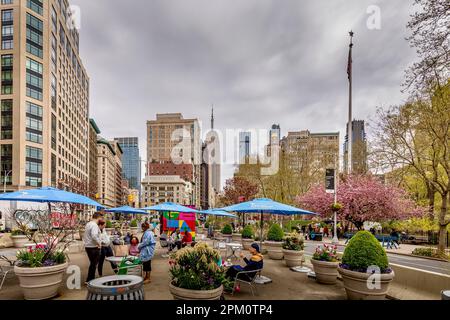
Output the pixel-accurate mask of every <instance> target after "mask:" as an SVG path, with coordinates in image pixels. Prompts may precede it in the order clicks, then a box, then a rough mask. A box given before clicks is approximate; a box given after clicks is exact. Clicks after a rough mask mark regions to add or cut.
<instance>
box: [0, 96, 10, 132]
mask: <svg viewBox="0 0 450 320" xmlns="http://www.w3.org/2000/svg"><path fill="white" fill-rule="evenodd" d="M1 116H2V117H1V137H0V138H1V140H11V139H12V138H13V130H12V129H13V101H12V100H2V102H1Z"/></svg>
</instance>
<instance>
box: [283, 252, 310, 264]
mask: <svg viewBox="0 0 450 320" xmlns="http://www.w3.org/2000/svg"><path fill="white" fill-rule="evenodd" d="M304 253H305V251H296V250H286V249H283V255H284V261H285V262H286V266H287V267H289V268H292V267H299V266H301V265H302V260H303V254H304Z"/></svg>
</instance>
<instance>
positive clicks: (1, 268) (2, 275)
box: [0, 257, 14, 290]
mask: <svg viewBox="0 0 450 320" xmlns="http://www.w3.org/2000/svg"><path fill="white" fill-rule="evenodd" d="M0 261H6V262H8V265H2V264H1V263H0V290H2V288H3V284H4V283H5V280H6V277H7V276H8V274H10V275H11V274H14V262H12V261H9V260H8V259H6V257H0Z"/></svg>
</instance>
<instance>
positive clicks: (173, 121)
mask: <svg viewBox="0 0 450 320" xmlns="http://www.w3.org/2000/svg"><path fill="white" fill-rule="evenodd" d="M147 162H148V166H149V170H148V172H152V169H151V168H152V165H158V163H159V164H167V163H173V165H175V166H178V165H180V166H183V165H186V164H187V165H190V166H192V177H191V178H190V179H189V180H188V182H192V184H193V187H192V193H193V195H192V203H191V204H192V205H195V206H196V207H198V208H199V207H200V205H201V203H200V202H201V200H200V193H201V190H200V180H201V172H200V165H201V139H200V126H199V122H198V120H197V119H184V118H183V115H182V114H181V113H169V114H157V115H156V120H151V121H148V122H147ZM159 175H160V176H163V175H168V174H164V173H161V174H159Z"/></svg>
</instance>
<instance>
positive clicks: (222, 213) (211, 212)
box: [199, 209, 238, 219]
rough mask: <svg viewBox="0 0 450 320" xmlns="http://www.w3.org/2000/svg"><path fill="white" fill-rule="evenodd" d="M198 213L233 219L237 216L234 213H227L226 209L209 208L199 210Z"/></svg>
mask: <svg viewBox="0 0 450 320" xmlns="http://www.w3.org/2000/svg"><path fill="white" fill-rule="evenodd" d="M199 213H200V214H206V215H209V216H215V217H227V218H235V219H237V218H238V217H237V216H236V215H234V214H232V213H229V212H227V211H223V210H214V209H210V210H205V211H200V212H199Z"/></svg>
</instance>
